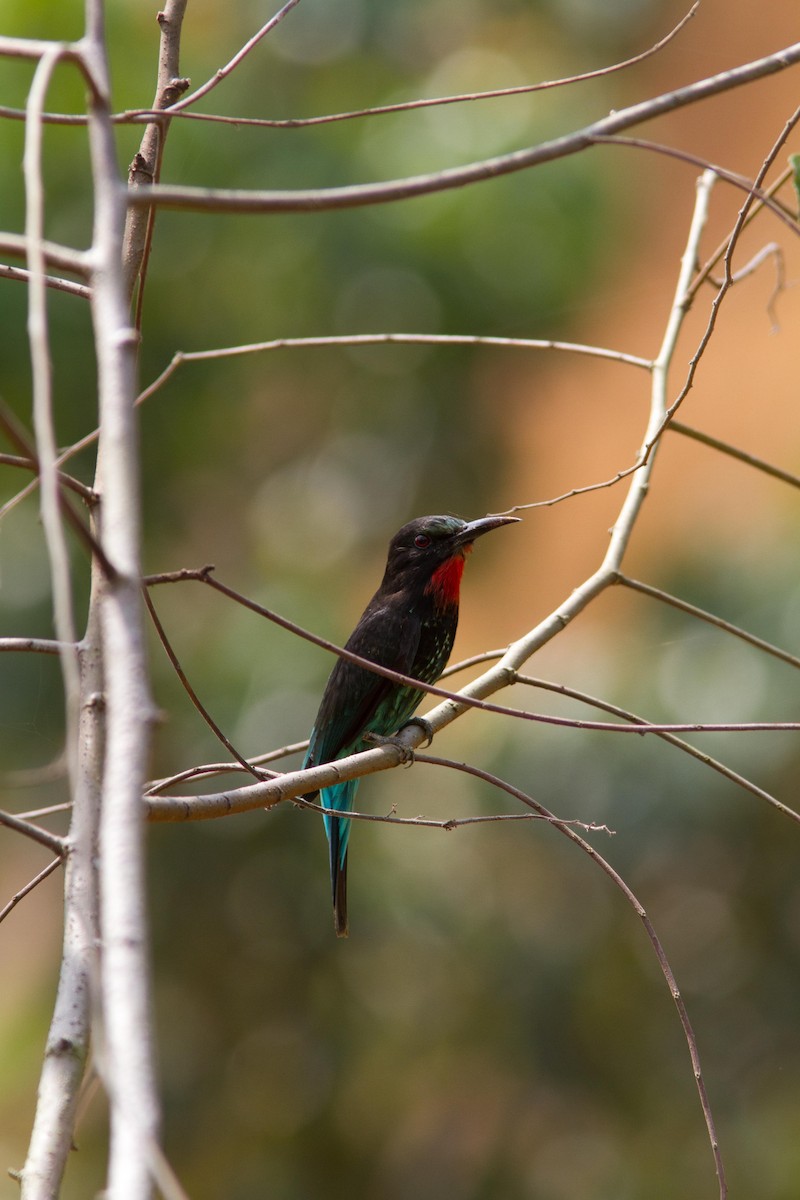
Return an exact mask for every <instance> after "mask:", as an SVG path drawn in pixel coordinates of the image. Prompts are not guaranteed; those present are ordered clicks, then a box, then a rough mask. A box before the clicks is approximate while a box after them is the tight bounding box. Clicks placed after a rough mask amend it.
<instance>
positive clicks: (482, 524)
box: [455, 517, 520, 546]
mask: <svg viewBox="0 0 800 1200" xmlns="http://www.w3.org/2000/svg"><path fill="white" fill-rule="evenodd" d="M519 520H520V518H519V517H481V518H480V520H478V521H469V522H468V523H467V524H466V525H465V526H464V528H463V529H462V530H461V531H460V533H457V534H456V538H455V540H456V544H457V545H459V546H471V545H472V543H473V542H474V541H475V539H476V538H479V537H482V536H483V534H484V533H489V531H490V530H492V529H499V528H500V526H501V525H515V524H516V523H517V522H518V521H519Z"/></svg>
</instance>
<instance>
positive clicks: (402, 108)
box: [123, 0, 700, 129]
mask: <svg viewBox="0 0 800 1200" xmlns="http://www.w3.org/2000/svg"><path fill="white" fill-rule="evenodd" d="M295 3H297V0H293V4H295ZM293 4H287V5H286V6H285V8H284V9H281V11H280V13H279V14H278V18H282V17H283V16H285V15H286V12H287V11H288V9H289V8H290V7H292V6H293ZM699 7H700V0H695V3H694V4H693V5H692V7H691V8H690V10H689V11H688V12H687V13H686V14H685V16H683V17H682V18H681V20H680V21H679V22H678V23H677V25H675V26H674V28H673V29H671V30H670V32H669V33H668V34H666V35H665V36H664V37H662V38H661V39H660V40H659V41H657V42H656V43H655V45H653V46H650V47H648V49H647V50H643V51H641V52H640V53H639V54H634V55H633V56H632V57H631V58H626V59H623V60H622V61H621V62H617V63H612V64H611V65H610V66H605V67H598V68H597V69H595V70H593V71H582V72H580V73H579V74H577V75H567V76H564V77H563V78H561V79H548V80H545V81H543V82H539V83H527V84H522V85H521V86H519V87H510V88H493V89H491V90H488V91H482V92H467V93H461V94H460V95H456V96H437V97H432V98H430V97H429V98H426V99H422V100H405V101H402V102H400V103H398V104H382V105H379V106H377V107H373V108H362V109H356V110H353V111H351V112H340V113H326V114H325V115H324V116H319V117H297V118H289V119H288V120H281V121H276V120H268V119H264V118H259V117H222V116H218V115H216V114H208V113H187V112H185V111H183V110H184V109H185V107H186V105H188V104H189V103H194V101H195V100H198V99H199V98H200V96H202V95H204V94H205V93H206V92H208V91H209V90H210V88H211V86H215V85H216V83H217V82H219V78H218V77H219V76H222V75H223V73H222V72H220V71H218V72H217V74H216V75H215V76H213V77H212V79H211V80H209V82H208V83H206V84H204V85H203V87H202V88H199V89H198V90H197V91H196V92H193V93H192V95H191V96H187V97H186V98H185V99H184V100H183V101H181V102H180V103H179V104H177V105H175V106H174V107H173V109H172V111H173V112H174V113H175V114H176V115H178V114H180V115H182V116H189V117H194V118H195V119H196V120H200V121H220V122H224V123H225V124H231V125H249V126H253V125H255V126H263V127H266V128H268V129H300V128H303V127H305V126H309V125H327V124H330V123H331V122H334V121H351V120H354V119H357V118H359V117H375V116H385V115H386V114H388V113H398V112H409V111H412V110H416V109H421V108H433V107H436V106H440V105H445V104H464V103H467V102H472V101H478V100H494V99H498V98H501V97H506V96H523V95H529V94H531V93H532V92H542V91H548V90H550V89H552V88H560V87H568V86H571V85H574V84H576V83H585V82H586V81H587V80H590V79H599V78H602V77H603V76H606V75H613V74H614V73H615V72H616V71H624V70H626V69H627V68H629V67H633V66H636V65H637V64H638V63H641V62H644V61H645V60H646V59H648V58H650V57H652V55H654V54H658V53H659V51H660V50H663V49H664V47H665V46H668V45H669V43H670V42H671V41H672V40H673V38H675V37H677V35H678V34H679V33H680V32H681V30H682V29H683V28H684V27H685V26H686V25H687V24H688V23H689V21H690V20H691V19H692V17H693V16H694V15H695V13H696V12H697V9H698V8H699ZM267 32H269V29H268V28H267V26H265V27H264V28H263V29H262V30H261V31H260V32H259V33H258V34H256V37H255V38H253V39H251V41H250V42H248V43H247V45H246V46H245V47H244V48H243V50H242V51H240V53H239V56H237V58H235V59H232V60H231V63H230V64H229V65H228V68H227V69H226V70H225V74H228V73H229V70H230V69H232V68H233V67H234V66H236V65H238V62H240V61H241V58H243V57H244V55H245V54H246V53H248V52H249V51H250V50H251V49H252V47H253V46H254V45H255V44H256V42H257V41H258V40H260V39H261V38H262V37H263V36H264V34H265V33H267ZM146 115H150V114H149V113H145V112H142V111H139V110H136V109H134V110H131V111H129V112H126V113H125V114H123V118H128V119H130V118H134V117H135V118H137V119H141V118H142V117H143V116H146Z"/></svg>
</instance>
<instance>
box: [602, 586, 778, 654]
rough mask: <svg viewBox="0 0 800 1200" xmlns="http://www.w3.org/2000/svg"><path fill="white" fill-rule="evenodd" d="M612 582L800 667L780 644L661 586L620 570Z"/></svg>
mask: <svg viewBox="0 0 800 1200" xmlns="http://www.w3.org/2000/svg"><path fill="white" fill-rule="evenodd" d="M614 582H615V583H620V584H622V585H623V586H624V587H627V588H630V589H631V590H632V591H634V592H641V593H642V594H643V595H645V596H652V597H653V598H654V599H656V600H660V601H661V602H662V603H663V604H669V605H670V606H671V607H672V608H677V609H680V611H681V612H685V613H689V614H690V616H693V617H697V618H698V620H700V621H705V622H706V623H707V624H708V625H714V626H715V627H716V628H717V629H723V630H724V631H725V633H730V634H732V635H733V636H734V637H736V638H739V640H740V641H742V642H747V644H748V645H750V646H755V647H756V649H757V650H763V651H764V653H765V654H771V655H772V657H773V658H778V659H780V660H781V662H785V663H788V664H789V666H791V667H800V658H798V657H797V655H795V654H790V653H789V651H788V650H783V649H781V647H780V646H775V645H773V643H772V642H767V641H765V640H764V638H760V637H756V635H755V634H754V633H748V632H747V630H746V629H742V628H740V626H738V625H733V624H731V622H730V621H724V620H723V619H722V617H718V616H717V615H716V613H712V612H708V611H707V610H706V609H704V608H698V606H697V605H696V604H690V603H689V602H688V600H681V599H680V597H679V596H673V595H671V594H670V593H669V592H664V591H662V590H661V588H657V587H653V586H652V584H649V583H642V581H641V580H639V579H631V578H630V576H628V575H623V574H622V573H621V572H620V573H619V574H618V575H617V577H616V579H615V580H614Z"/></svg>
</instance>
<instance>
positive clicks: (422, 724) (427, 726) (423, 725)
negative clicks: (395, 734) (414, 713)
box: [400, 717, 433, 747]
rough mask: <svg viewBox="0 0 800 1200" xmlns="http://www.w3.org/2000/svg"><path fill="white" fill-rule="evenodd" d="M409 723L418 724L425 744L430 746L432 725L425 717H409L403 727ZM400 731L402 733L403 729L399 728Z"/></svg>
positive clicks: (406, 726)
mask: <svg viewBox="0 0 800 1200" xmlns="http://www.w3.org/2000/svg"><path fill="white" fill-rule="evenodd" d="M409 725H418V726H419V728H420V729H421V730H422V732H423V733H424V734H425V746H426V747H427V746H430V744H431V743H432V741H433V726H432V725H431V723H430V721H427V720H426V719H425V717H409V719H408V720H407V721H406V723H405V725H404V726H403V729H407V728H408V726H409ZM400 732H401V733H402V732H403V730H402V729H401V730H400Z"/></svg>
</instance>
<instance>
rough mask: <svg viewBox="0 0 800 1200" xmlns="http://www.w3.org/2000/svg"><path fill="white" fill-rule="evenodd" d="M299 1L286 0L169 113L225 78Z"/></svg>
mask: <svg viewBox="0 0 800 1200" xmlns="http://www.w3.org/2000/svg"><path fill="white" fill-rule="evenodd" d="M299 2H300V0H286V3H285V4H284V5H283V7H282V8H280V9H279V10H278V12H277V13H275V15H274V16H273V17H270V19H269V20H268V21H267V22H266V23H265V24H264V25H262V26H261V28H260V29H259V31H258V33H256V34H254V35H253V37H251V38H250V40H249V41H248V42H246V43H245V45H244V46H242V48H241V50H238V51H237V52H236V54H234V56H233V58H232V59H231V60H230V62H228V63H226V64H225V66H224V67H220V68H219V70H218V71H215V72H214V74H213V75H212V76H211V78H210V79H207V80H206V82H205V83H204V84H203V85H202V86H201V87H199V88H197V90H196V91H194V92H192V93H191V94H190V95H189V96H184V98H183V99H182V100H179V101H178V102H177V103H176V104H172V105H171V106H170V110H169V111H170V115H172V114H173V113H179V112H181V111H182V110H183V109H185V108H188V107H189V105H190V104H196V103H197V101H198V100H199V99H200V98H201V97H202V96H207V95H208V93H209V92H210V91H211V90H212V89H213V88H215V87H216V86H217V84H219V83H222V81H223V79H227V77H228V76H229V75H230V73H231V72H232V71H234V70H235V69H236V67H238V66H239V64H240V63H241V62H242V61H243V60H244V59H245V58H246V57H247V55H248V54H249V53H250V51H251V50H252V49H254V47H255V46H257V45H258V43H259V42H260V41H261V39H262V38H264V37H266V36H267V34H268V33H271V32H272V30H273V29H274V28H275V26H276V25H279V24H280V22H281V21H282V20H283V19H284V17H285V16H287V14H288V13H290V12H291V10H292V9H293V8H294V7H295V5H297V4H299Z"/></svg>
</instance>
